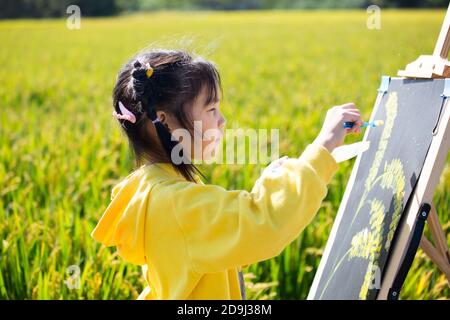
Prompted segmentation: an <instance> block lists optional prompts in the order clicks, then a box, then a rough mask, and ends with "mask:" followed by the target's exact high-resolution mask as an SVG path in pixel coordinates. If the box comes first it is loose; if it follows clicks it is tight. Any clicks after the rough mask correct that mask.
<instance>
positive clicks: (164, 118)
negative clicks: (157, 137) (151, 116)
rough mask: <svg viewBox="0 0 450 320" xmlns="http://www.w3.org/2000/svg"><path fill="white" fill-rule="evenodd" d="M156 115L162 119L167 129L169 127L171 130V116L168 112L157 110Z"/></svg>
mask: <svg viewBox="0 0 450 320" xmlns="http://www.w3.org/2000/svg"><path fill="white" fill-rule="evenodd" d="M156 115H157V116H158V118H160V119H161V122H162V124H163V125H165V126H166V128H167V129H169V131H170V127H169V123H168V122H169V119H168V118H169V117H168V116H167V114H166V113H165V112H164V111H156Z"/></svg>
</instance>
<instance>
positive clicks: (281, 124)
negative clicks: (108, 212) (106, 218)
mask: <svg viewBox="0 0 450 320" xmlns="http://www.w3.org/2000/svg"><path fill="white" fill-rule="evenodd" d="M367 17H368V14H367V13H366V12H365V11H363V10H361V11H356V10H355V11H310V12H305V11H271V12H264V11H262V12H232V13H226V12H189V13H187V12H185V13H182V12H159V13H148V14H137V15H124V16H120V17H114V18H97V19H88V18H83V17H82V19H81V29H80V30H69V29H67V28H66V20H65V19H50V20H15V21H0V39H1V45H0V66H1V67H0V107H1V113H0V240H1V241H0V299H136V298H137V296H138V294H139V293H140V291H141V290H142V288H143V286H144V283H143V278H142V276H141V270H140V268H139V267H137V266H133V265H130V264H127V263H124V262H123V261H122V260H121V258H120V257H119V256H117V254H116V253H115V251H114V249H112V248H104V247H101V246H100V244H98V243H96V242H95V241H94V240H93V239H92V238H91V237H90V232H91V231H92V229H93V228H94V226H95V224H96V223H97V221H98V218H99V217H100V216H101V214H102V212H103V210H104V209H105V208H106V206H107V204H108V202H109V197H110V192H111V187H112V186H113V185H114V184H115V183H116V182H118V180H120V179H121V178H122V177H124V176H126V175H127V174H128V173H129V172H130V171H131V170H132V169H133V159H132V158H131V155H130V153H129V148H128V145H127V141H126V139H125V136H124V135H123V134H122V133H121V131H120V126H119V125H118V124H117V123H116V122H115V121H114V119H113V118H112V116H111V111H112V107H111V97H110V96H111V91H112V87H113V85H114V82H115V77H116V73H117V71H118V70H119V68H120V66H121V65H122V63H124V62H125V61H126V60H127V59H128V58H129V57H131V56H132V55H133V54H134V53H135V52H137V51H139V50H142V49H145V48H146V47H152V46H164V47H183V48H189V49H193V50H195V52H197V53H199V54H202V55H204V56H205V57H206V58H209V59H211V60H213V61H215V62H216V63H217V64H218V65H219V68H220V73H221V76H222V80H223V89H224V99H223V102H222V110H223V113H224V115H225V117H226V118H227V123H228V125H227V126H228V127H235V128H237V127H239V128H267V129H270V128H279V129H280V155H289V156H298V155H300V153H301V152H302V150H303V148H304V147H305V146H306V145H307V144H308V143H310V142H311V141H312V140H313V139H314V138H315V136H316V135H317V134H318V132H319V129H320V127H321V124H322V121H323V119H324V116H325V112H326V110H327V109H328V108H329V107H331V106H333V105H336V104H342V103H345V102H349V101H353V102H355V103H356V105H357V106H358V107H359V108H360V110H361V111H362V114H363V117H364V118H369V116H370V112H371V109H372V106H373V103H374V101H375V97H376V93H377V92H376V89H377V88H378V85H379V81H380V77H381V75H391V76H395V75H396V73H397V70H399V69H403V67H404V66H405V65H406V64H407V63H409V62H411V61H413V60H415V59H416V57H417V56H418V55H420V54H431V53H432V51H433V48H434V43H435V41H436V39H437V35H438V32H439V30H440V26H441V23H442V20H443V17H444V11H442V10H435V11H433V10H429V11H425V10H423V11H398V10H383V11H382V13H381V18H382V20H381V29H380V30H369V29H368V28H367V27H366V20H367ZM360 138H362V135H361V136H360V137H358V136H353V137H349V138H348V139H347V140H346V141H347V142H348V143H350V142H355V141H357V140H358V139H360ZM449 164H450V162H449V161H447V162H446V167H445V170H444V174H443V175H442V178H441V180H440V184H439V186H438V189H437V192H436V194H435V198H434V201H435V205H436V208H437V210H438V214H439V216H440V219H441V222H442V224H443V225H444V229H445V230H446V232H447V234H449V228H450V222H449V220H448V216H449V212H450V165H449ZM352 165H353V161H348V162H345V163H342V164H341V165H340V169H339V172H338V173H337V175H336V176H335V178H334V179H333V181H332V183H331V184H330V187H329V191H328V194H327V197H326V199H325V201H324V202H323V206H322V208H321V209H320V211H319V213H318V214H317V216H316V218H315V219H314V221H313V222H312V223H311V224H310V225H309V226H308V227H307V229H306V230H305V231H304V232H303V233H302V235H301V236H300V237H299V238H298V239H297V240H296V241H294V242H293V243H292V244H291V245H290V246H289V247H287V248H286V249H285V250H284V251H283V253H282V254H281V255H280V256H278V257H276V258H274V259H271V260H267V261H264V262H260V263H258V264H255V265H252V266H251V267H249V268H248V269H247V270H246V272H247V275H246V279H247V295H248V297H249V298H250V299H268V298H269V299H305V298H306V296H307V294H308V291H309V288H310V286H311V283H312V280H313V277H314V273H315V271H316V268H317V267H318V265H319V262H320V257H321V254H322V250H323V248H324V247H325V244H326V242H327V239H328V235H329V232H330V230H331V227H332V224H333V219H334V216H335V214H336V212H337V209H338V208H339V204H340V201H341V198H342V195H343V193H344V190H345V187H346V182H347V180H348V178H349V175H350V171H351V168H352ZM201 168H202V169H203V172H204V173H205V174H206V176H207V177H208V179H209V183H214V184H218V185H221V186H223V187H226V188H228V189H246V190H250V189H251V188H252V186H253V183H254V181H255V180H256V179H257V177H258V176H259V173H260V170H261V169H262V168H263V166H262V165H254V164H253V165H250V164H248V165H225V164H213V165H208V166H207V165H204V166H202V167H201ZM426 233H427V234H429V233H428V230H426ZM447 240H448V241H449V242H450V238H449V237H448V238H447ZM72 265H76V266H78V267H75V269H74V270H75V272H76V274H75V275H74V274H71V273H70V272H68V271H69V270H71V269H68V268H69V267H70V266H72ZM78 271H79V274H78V275H79V283H77V288H78V289H76V288H75V289H74V288H73V281H72V280H73V279H75V276H76V275H77V272H78ZM401 298H402V299H449V298H450V288H449V286H448V284H447V282H446V279H445V277H444V275H443V274H442V273H441V272H440V271H439V270H438V269H437V267H435V266H434V265H433V263H432V262H430V261H429V259H428V258H427V257H426V256H425V255H424V253H423V252H422V251H421V250H419V251H418V254H417V256H416V259H415V261H414V264H413V266H412V268H411V270H410V273H409V275H408V278H407V281H406V283H405V286H404V289H403V291H402V294H401Z"/></svg>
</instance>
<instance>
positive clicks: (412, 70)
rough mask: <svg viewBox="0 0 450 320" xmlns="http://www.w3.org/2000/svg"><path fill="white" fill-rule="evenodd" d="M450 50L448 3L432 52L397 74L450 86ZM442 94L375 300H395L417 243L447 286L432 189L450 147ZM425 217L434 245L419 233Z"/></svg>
mask: <svg viewBox="0 0 450 320" xmlns="http://www.w3.org/2000/svg"><path fill="white" fill-rule="evenodd" d="M449 49H450V5H449V7H448V9H447V13H446V15H445V19H444V23H443V25H442V28H441V31H440V34H439V38H438V41H437V43H436V46H435V49H434V52H433V55H431V56H429V55H427V56H424V55H423V56H420V57H419V58H418V59H417V60H416V61H414V62H412V63H410V64H408V65H407V66H406V68H405V70H400V71H399V72H398V75H399V76H401V77H406V78H428V79H429V78H445V81H446V86H445V87H446V89H447V88H450V62H449V61H448V60H447V56H448V53H449ZM448 91H450V90H448ZM443 97H444V99H445V101H444V103H443V106H442V111H441V114H440V117H439V121H438V123H437V125H436V127H435V129H434V130H433V140H432V142H431V146H430V148H429V150H428V154H427V157H426V159H425V162H424V166H423V169H422V172H421V174H420V177H419V180H418V181H417V184H416V187H415V189H414V191H413V193H412V194H411V202H410V203H409V206H408V207H407V208H406V209H405V211H404V223H403V224H402V225H401V226H399V230H397V232H398V238H397V241H396V243H395V245H394V247H393V248H392V251H391V255H390V257H389V260H390V263H388V264H387V266H386V269H385V276H384V277H383V279H382V283H381V287H380V291H379V292H378V296H377V299H389V300H396V299H398V296H399V292H400V289H401V287H402V285H403V282H404V280H405V278H406V275H407V273H408V270H409V268H410V267H411V264H412V261H413V259H414V255H415V253H416V251H417V247H418V246H419V245H420V247H421V248H422V250H423V251H424V252H425V253H426V254H427V256H428V257H429V258H430V259H431V260H432V261H433V262H434V263H435V264H436V265H437V267H438V268H439V269H440V270H441V271H442V272H443V273H444V274H445V276H446V278H447V281H448V283H449V285H450V250H449V248H448V245H447V239H446V236H445V234H444V231H443V229H442V226H441V225H440V223H439V219H438V215H437V212H436V208H435V206H434V205H433V194H434V190H435V189H436V186H437V184H438V182H439V177H440V175H441V174H442V171H443V169H444V165H445V160H446V157H447V154H448V152H449V149H450V124H449V122H450V92H444V94H443ZM427 218H428V219H427ZM427 220H428V225H429V228H430V231H431V234H432V237H433V239H434V242H435V245H433V244H432V243H431V241H430V240H428V239H427V238H426V237H425V235H422V232H423V228H424V224H425V221H427Z"/></svg>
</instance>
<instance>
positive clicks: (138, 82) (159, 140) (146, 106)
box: [113, 49, 223, 182]
mask: <svg viewBox="0 0 450 320" xmlns="http://www.w3.org/2000/svg"><path fill="white" fill-rule="evenodd" d="M149 67H151V68H153V74H152V75H151V76H150V77H147V70H148V68H149ZM203 88H205V89H206V93H207V96H206V101H205V105H210V104H211V103H215V102H218V101H219V100H220V97H219V92H220V93H221V94H222V95H223V91H222V84H221V79H220V75H219V72H218V70H217V67H216V65H215V64H214V63H213V62H210V61H207V60H205V59H204V58H202V57H200V56H195V57H194V56H193V55H191V54H189V53H188V52H186V51H184V50H163V49H154V50H151V51H148V52H144V53H140V54H138V55H137V56H135V57H134V58H133V59H131V60H130V61H129V62H127V63H126V64H125V65H124V66H123V67H122V69H121V70H120V72H119V74H118V78H117V82H116V85H115V86H114V91H113V106H114V109H115V111H116V112H117V113H119V114H120V113H121V112H120V108H119V101H120V102H122V103H123V104H124V105H125V107H126V108H127V109H129V110H130V111H131V112H133V114H134V115H135V116H136V119H137V121H136V123H131V122H129V121H126V120H119V121H120V122H121V125H122V127H123V129H124V131H125V133H126V134H127V136H128V139H129V142H130V146H131V148H132V151H133V153H134V155H135V161H136V165H137V166H141V165H142V164H146V163H160V162H164V163H168V162H169V163H171V164H172V166H173V167H174V168H175V169H176V170H177V171H178V172H179V173H181V174H182V175H183V176H184V177H185V178H186V179H187V180H189V181H193V182H195V179H194V175H195V173H199V174H200V175H201V176H202V177H204V176H203V174H202V173H201V172H200V170H199V169H198V168H197V167H196V166H195V165H194V164H193V163H192V162H191V161H188V162H186V161H182V163H181V164H175V163H174V162H173V161H172V159H171V152H172V149H173V148H174V146H175V145H177V144H178V142H177V141H173V140H172V135H171V132H170V131H169V129H168V127H166V126H165V125H164V124H163V123H162V122H155V123H154V124H153V123H152V122H151V120H155V119H156V118H157V115H156V111H164V112H165V113H166V114H170V115H171V116H173V117H174V118H175V119H176V120H177V121H178V123H179V124H180V125H182V126H183V127H184V128H186V129H187V130H188V131H189V132H190V133H191V136H192V137H193V121H192V118H191V112H190V111H191V108H192V103H193V102H194V100H195V99H196V98H197V97H198V96H199V94H200V92H201V90H202V89H203ZM153 125H154V127H155V129H156V131H155V130H153V129H152V128H151V127H152V126H153Z"/></svg>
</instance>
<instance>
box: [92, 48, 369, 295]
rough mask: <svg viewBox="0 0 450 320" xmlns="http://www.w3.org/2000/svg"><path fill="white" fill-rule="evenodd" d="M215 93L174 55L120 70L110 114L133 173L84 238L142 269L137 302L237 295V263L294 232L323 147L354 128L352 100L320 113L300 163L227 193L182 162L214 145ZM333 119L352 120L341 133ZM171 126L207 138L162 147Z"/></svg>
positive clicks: (328, 169)
mask: <svg viewBox="0 0 450 320" xmlns="http://www.w3.org/2000/svg"><path fill="white" fill-rule="evenodd" d="M220 93H222V87H221V80H220V76H219V73H218V71H217V68H216V66H215V65H214V64H213V63H212V62H210V61H207V60H205V59H203V58H201V57H197V56H195V57H194V56H193V55H191V54H189V53H188V52H186V51H183V50H181V51H178V50H152V51H149V52H146V53H143V54H139V55H137V56H136V57H135V58H133V59H132V60H131V61H129V62H128V63H127V64H125V66H124V67H123V68H122V69H121V70H120V72H119V75H118V79H117V83H116V85H115V87H114V93H113V105H114V109H115V111H114V112H113V114H114V116H115V117H116V118H117V119H118V121H119V122H120V124H121V125H122V127H123V129H124V131H125V133H126V134H127V136H128V139H129V142H130V145H131V146H132V150H133V152H134V155H135V158H136V164H137V167H138V169H136V170H135V171H134V172H132V173H131V174H129V175H128V176H127V177H126V178H124V179H123V180H122V181H121V182H119V183H118V184H117V185H115V186H114V188H113V189H112V193H111V203H110V204H109V206H108V207H107V209H106V211H105V212H104V213H103V216H102V217H101V219H100V221H99V222H98V224H97V226H96V227H95V229H94V230H93V232H92V237H93V238H94V239H95V240H97V241H99V242H101V243H103V244H104V245H105V246H116V247H117V250H118V253H119V255H120V256H121V257H122V258H123V259H125V260H126V261H128V262H130V263H133V264H138V265H141V266H142V270H143V273H144V277H145V279H146V283H147V287H146V288H145V289H144V290H143V291H142V293H141V294H140V295H139V297H138V299H245V290H244V283H243V279H242V272H241V268H242V267H243V266H247V265H250V264H252V263H256V262H258V261H262V260H266V259H270V258H273V257H275V256H277V255H278V254H280V253H281V251H282V250H283V249H284V248H285V247H286V246H287V245H288V244H289V243H291V242H292V241H293V240H294V239H295V238H297V237H298V235H299V234H300V232H302V230H303V229H304V228H305V226H306V225H307V224H308V223H309V222H310V221H311V220H312V219H313V217H314V215H315V214H316V212H317V211H318V209H319V208H320V205H321V202H322V200H323V198H324V197H325V195H326V193H327V184H328V183H329V182H330V180H331V179H332V177H333V176H334V174H335V173H336V171H337V169H338V165H337V163H336V161H335V160H334V158H333V157H332V155H331V154H330V153H331V151H332V150H333V149H334V148H335V147H337V146H339V145H341V144H342V143H343V140H344V138H345V135H346V134H348V133H350V132H354V133H358V132H359V131H360V129H359V126H360V125H361V124H362V122H361V118H360V113H359V111H358V109H357V108H356V107H355V105H354V104H352V103H348V104H345V105H342V106H336V107H333V108H331V109H330V110H328V112H327V115H326V118H325V122H324V125H323V127H322V129H321V131H320V133H319V135H318V136H317V138H316V139H315V140H314V142H313V143H311V144H310V145H308V146H307V147H306V149H305V150H304V151H303V153H302V154H301V156H300V157H299V158H286V157H285V158H281V159H278V160H276V161H274V162H272V163H271V164H270V165H269V167H267V168H266V169H265V170H264V171H263V173H262V175H261V177H260V178H259V179H258V180H257V181H256V183H255V185H254V187H253V189H252V191H251V192H248V191H245V190H230V191H229V190H226V189H224V188H222V187H220V186H215V185H211V184H204V183H203V182H202V180H201V179H200V177H199V175H200V176H202V175H201V173H200V172H199V170H198V169H197V168H196V166H195V165H194V164H193V162H194V161H186V160H194V159H196V160H206V159H209V158H210V156H209V155H208V154H204V153H203V152H202V153H200V157H198V156H197V154H198V153H195V152H194V150H195V148H197V149H198V148H200V149H201V150H206V149H208V148H209V149H214V148H215V146H216V145H217V143H218V141H219V140H220V138H221V135H222V134H223V128H224V125H225V119H224V117H223V116H222V114H221V112H220V104H219V103H220V98H221V95H220ZM194 121H201V130H202V132H198V130H197V131H196V130H195V128H194ZM344 121H355V122H356V124H357V125H355V126H354V127H353V129H344V128H343V125H342V123H343V122H344ZM179 129H184V130H187V131H188V132H189V134H190V135H191V137H198V136H202V134H203V133H205V132H206V130H209V129H215V130H216V131H217V133H218V134H217V135H216V138H215V139H201V140H200V142H199V139H193V141H194V142H193V143H188V142H189V141H187V140H189V139H186V137H184V138H183V139H180V140H181V141H176V140H175V139H174V140H175V141H174V140H172V137H173V133H174V132H175V130H179ZM211 144H212V145H211ZM179 146H181V147H182V148H181V152H172V151H173V150H175V149H176V148H179ZM180 154H181V160H183V161H179V160H180V159H175V158H177V157H179V156H180ZM194 156H195V157H194ZM269 168H270V170H269Z"/></svg>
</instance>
